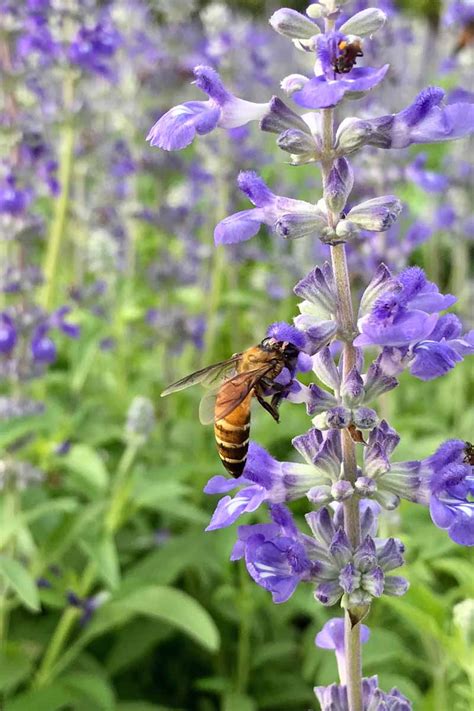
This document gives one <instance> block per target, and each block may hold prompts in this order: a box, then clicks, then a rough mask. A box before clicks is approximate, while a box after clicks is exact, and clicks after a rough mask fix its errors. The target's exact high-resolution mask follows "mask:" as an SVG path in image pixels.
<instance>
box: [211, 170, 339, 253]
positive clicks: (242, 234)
mask: <svg viewBox="0 0 474 711" xmlns="http://www.w3.org/2000/svg"><path fill="white" fill-rule="evenodd" d="M238 184H239V188H240V189H241V190H242V192H244V193H245V194H246V195H247V197H248V198H249V199H250V200H251V202H252V203H253V204H254V205H255V208H253V209H251V210H243V211H242V212H237V213H235V214H234V215H231V216H230V217H226V218H225V219H224V220H222V221H221V222H219V224H218V225H217V227H216V229H215V232H214V240H215V242H216V244H234V243H236V242H243V241H246V240H248V239H250V238H251V237H254V236H255V235H256V234H257V232H258V231H259V229H260V226H261V225H262V224H265V225H269V226H270V227H272V229H273V230H274V231H275V232H276V233H277V234H279V235H281V236H282V237H286V238H289V239H296V238H299V237H304V236H306V235H309V234H314V233H315V232H318V231H319V230H321V229H322V228H323V227H325V226H326V224H327V222H326V216H325V215H324V213H323V212H322V211H321V209H320V208H319V207H318V206H317V205H312V204H311V203H309V202H304V201H303V200H292V199H291V198H285V197H280V196H278V195H275V194H274V193H272V192H271V190H270V189H269V188H268V186H267V185H266V184H265V182H264V181H263V180H262V178H260V177H259V176H258V175H257V174H256V173H254V172H253V171H250V170H248V171H244V172H242V173H240V175H239V178H238Z"/></svg>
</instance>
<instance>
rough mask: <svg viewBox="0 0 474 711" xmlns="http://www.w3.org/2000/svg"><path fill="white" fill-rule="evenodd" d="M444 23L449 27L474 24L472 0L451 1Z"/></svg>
mask: <svg viewBox="0 0 474 711" xmlns="http://www.w3.org/2000/svg"><path fill="white" fill-rule="evenodd" d="M443 21H444V23H445V24H446V25H447V26H448V27H450V26H452V25H461V26H462V25H468V24H469V23H471V22H474V4H473V3H472V2H471V0H451V2H449V3H448V5H447V9H446V12H445V14H444V17H443Z"/></svg>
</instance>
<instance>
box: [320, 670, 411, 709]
mask: <svg viewBox="0 0 474 711" xmlns="http://www.w3.org/2000/svg"><path fill="white" fill-rule="evenodd" d="M314 693H315V694H316V698H317V699H318V701H319V703H320V704H321V711H349V702H348V699H347V689H346V687H345V686H343V685H340V684H331V685H330V686H316V687H315V688H314ZM411 708H412V707H411V704H410V702H409V701H408V699H407V698H406V697H405V696H403V694H401V693H400V692H399V691H398V689H396V688H393V689H391V691H389V692H384V691H382V690H381V689H379V680H378V677H377V676H371V677H368V678H367V677H364V678H363V679H362V709H363V711H382V710H383V711H411Z"/></svg>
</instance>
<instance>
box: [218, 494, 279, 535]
mask: <svg viewBox="0 0 474 711" xmlns="http://www.w3.org/2000/svg"><path fill="white" fill-rule="evenodd" d="M265 497H266V491H265V489H264V488H263V487H261V486H258V485H256V486H249V487H247V488H246V489H242V490H241V491H239V492H238V493H237V494H236V495H235V496H234V498H231V497H230V496H224V498H223V499H221V500H220V501H219V503H218V504H217V508H216V510H215V511H214V514H213V516H212V519H211V522H210V524H209V526H208V527H207V528H206V531H214V530H215V529H217V528H225V527H226V526H230V525H231V524H232V523H234V521H236V520H237V519H238V518H239V516H241V515H242V514H244V513H250V512H251V511H255V510H256V509H257V508H258V507H259V506H260V504H261V503H262V501H264V500H265Z"/></svg>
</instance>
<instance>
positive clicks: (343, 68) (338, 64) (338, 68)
mask: <svg viewBox="0 0 474 711" xmlns="http://www.w3.org/2000/svg"><path fill="white" fill-rule="evenodd" d="M337 46H338V49H339V51H340V52H341V54H340V55H339V57H337V59H336V60H335V62H334V71H335V72H336V74H347V73H348V72H350V71H351V69H352V67H353V66H354V64H356V63H357V58H358V57H363V56H364V53H363V51H362V44H361V41H360V39H359V38H358V37H355V38H354V39H353V40H352V41H349V42H348V41H347V40H341V42H339V44H338V45H337Z"/></svg>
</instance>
